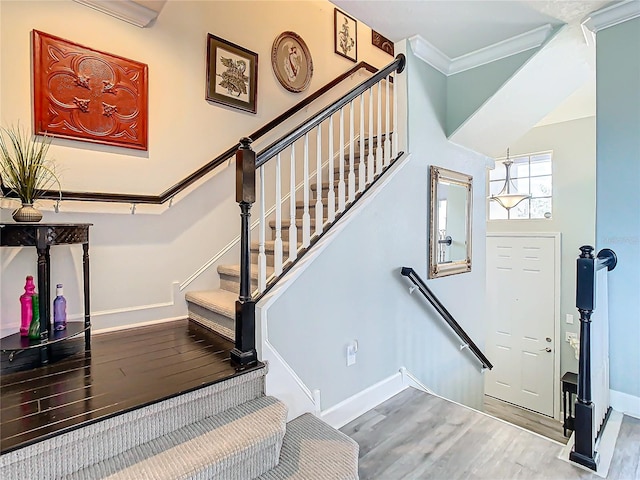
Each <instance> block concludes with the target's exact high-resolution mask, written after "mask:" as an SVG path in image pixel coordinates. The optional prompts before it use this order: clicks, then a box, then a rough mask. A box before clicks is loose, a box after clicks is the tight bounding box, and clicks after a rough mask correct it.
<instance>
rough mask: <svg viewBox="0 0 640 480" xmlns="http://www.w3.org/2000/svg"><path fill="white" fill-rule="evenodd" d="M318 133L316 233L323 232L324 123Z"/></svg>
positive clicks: (319, 127)
mask: <svg viewBox="0 0 640 480" xmlns="http://www.w3.org/2000/svg"><path fill="white" fill-rule="evenodd" d="M317 131H318V133H317V135H316V192H318V193H317V194H316V235H320V234H321V233H322V224H323V220H324V216H323V215H324V207H323V205H322V124H320V125H318V129H317Z"/></svg>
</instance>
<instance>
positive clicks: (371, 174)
mask: <svg viewBox="0 0 640 480" xmlns="http://www.w3.org/2000/svg"><path fill="white" fill-rule="evenodd" d="M367 148H368V150H369V154H368V155H367V171H368V172H369V175H368V182H369V183H371V182H373V177H374V176H375V171H374V157H373V87H371V88H370V89H369V141H368V143H367Z"/></svg>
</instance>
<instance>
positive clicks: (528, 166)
mask: <svg viewBox="0 0 640 480" xmlns="http://www.w3.org/2000/svg"><path fill="white" fill-rule="evenodd" d="M551 155H552V152H541V153H534V154H528V155H514V156H512V157H511V158H510V159H511V160H513V165H512V166H511V179H512V184H513V185H514V186H515V188H516V191H517V193H520V194H525V195H531V197H530V198H528V199H526V200H523V201H522V202H520V203H519V204H517V205H516V206H515V207H513V208H511V209H509V210H507V209H506V208H504V207H502V206H501V205H500V204H499V203H498V202H496V201H489V208H488V215H489V220H528V219H537V218H551V215H552V185H553V182H552V168H551ZM504 160H506V158H497V159H496V167H495V168H494V169H493V170H490V171H489V195H495V194H498V193H499V192H500V190H501V189H502V187H503V186H504V181H505V172H506V169H505V167H504V165H503V162H504ZM512 193H515V192H512Z"/></svg>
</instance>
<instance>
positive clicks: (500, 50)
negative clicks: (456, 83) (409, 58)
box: [409, 24, 553, 75]
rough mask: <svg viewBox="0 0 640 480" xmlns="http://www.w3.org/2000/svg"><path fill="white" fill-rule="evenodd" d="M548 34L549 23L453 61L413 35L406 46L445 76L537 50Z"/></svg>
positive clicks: (550, 28)
mask: <svg viewBox="0 0 640 480" xmlns="http://www.w3.org/2000/svg"><path fill="white" fill-rule="evenodd" d="M552 32H553V27H552V26H551V25H550V24H546V25H542V26H540V27H538V28H534V29H533V30H530V31H528V32H525V33H522V34H520V35H516V36H515V37H511V38H508V39H506V40H502V41H501V42H498V43H494V44H493V45H489V46H488V47H484V48H481V49H479V50H475V51H473V52H470V53H467V54H465V55H461V56H459V57H456V58H449V57H448V56H447V55H446V54H444V53H443V52H441V51H440V50H438V48H436V47H435V46H433V45H432V44H431V43H429V42H428V41H427V40H425V39H424V38H422V37H421V36H420V35H414V36H413V37H411V38H409V43H410V44H411V50H412V51H413V53H414V54H415V56H416V57H418V58H420V59H421V60H423V61H425V62H427V63H428V64H429V65H431V66H432V67H434V68H435V69H437V70H439V71H440V72H442V73H444V74H445V75H453V74H456V73H460V72H464V71H466V70H470V69H472V68H476V67H479V66H481V65H486V64H488V63H491V62H495V61H496V60H500V59H503V58H506V57H510V56H511V55H516V54H517V53H522V52H526V51H527V50H531V49H532V48H538V47H539V46H540V45H542V44H543V43H544V42H545V41H546V40H547V38H549V36H550V35H551V33H552Z"/></svg>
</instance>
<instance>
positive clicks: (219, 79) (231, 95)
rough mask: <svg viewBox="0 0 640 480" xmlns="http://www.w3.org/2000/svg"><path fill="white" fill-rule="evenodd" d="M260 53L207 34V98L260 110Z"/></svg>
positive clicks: (244, 108) (230, 105)
mask: <svg viewBox="0 0 640 480" xmlns="http://www.w3.org/2000/svg"><path fill="white" fill-rule="evenodd" d="M257 96H258V54H257V53H254V52H252V51H250V50H247V49H246V48H243V47H241V46H239V45H236V44H234V43H231V42H228V41H226V40H224V39H222V38H220V37H216V36H215V35H212V34H208V35H207V100H208V101H210V102H215V103H220V104H222V105H226V106H227V107H232V108H237V109H239V110H244V111H247V112H251V113H256V111H257V105H258V103H257Z"/></svg>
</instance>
